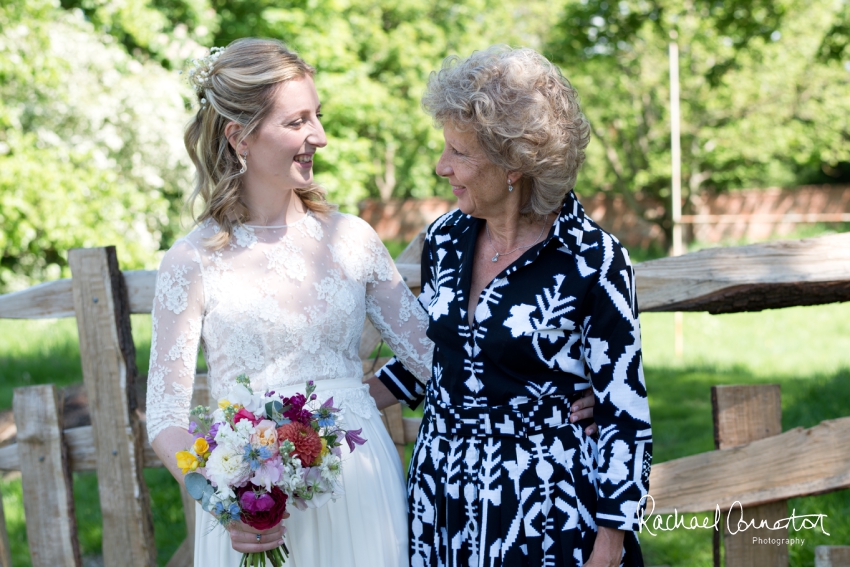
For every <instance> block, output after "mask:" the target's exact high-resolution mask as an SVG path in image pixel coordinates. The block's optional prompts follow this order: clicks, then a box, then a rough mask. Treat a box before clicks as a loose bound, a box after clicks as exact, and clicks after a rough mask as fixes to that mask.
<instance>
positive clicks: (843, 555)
mask: <svg viewBox="0 0 850 567" xmlns="http://www.w3.org/2000/svg"><path fill="white" fill-rule="evenodd" d="M848 565H850V545H819V546H817V547H815V567H848Z"/></svg>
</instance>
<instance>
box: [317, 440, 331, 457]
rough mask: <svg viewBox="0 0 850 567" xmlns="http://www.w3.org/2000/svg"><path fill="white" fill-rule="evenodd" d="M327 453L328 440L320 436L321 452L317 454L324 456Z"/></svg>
mask: <svg viewBox="0 0 850 567" xmlns="http://www.w3.org/2000/svg"><path fill="white" fill-rule="evenodd" d="M328 453H330V451H329V450H328V440H327V439H325V438H324V437H322V452H321V453H319V456H321V457H324V456H325V455H327V454H328Z"/></svg>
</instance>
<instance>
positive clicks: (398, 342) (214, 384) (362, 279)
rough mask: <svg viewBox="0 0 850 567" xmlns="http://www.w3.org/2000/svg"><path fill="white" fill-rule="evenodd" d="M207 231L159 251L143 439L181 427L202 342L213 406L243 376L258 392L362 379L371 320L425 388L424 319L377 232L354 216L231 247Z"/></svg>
mask: <svg viewBox="0 0 850 567" xmlns="http://www.w3.org/2000/svg"><path fill="white" fill-rule="evenodd" d="M218 230H219V228H218V225H217V224H215V223H213V222H206V223H204V224H202V225H200V226H199V227H198V228H196V229H195V230H194V231H193V232H192V233H190V234H189V235H188V236H186V237H185V238H183V239H181V240H179V241H178V242H177V243H175V244H174V246H173V247H172V248H171V249H170V250H169V251H168V252H167V253H166V255H165V257H164V258H163V261H162V265H161V266H160V269H159V274H158V277H157V284H156V296H155V299H154V306H153V312H152V328H153V333H152V337H151V360H150V370H149V377H148V394H147V427H148V436H149V439H151V440H153V439H154V438H155V437H156V435H157V434H159V433H160V432H161V431H162V430H163V429H165V428H166V427H168V426H172V425H176V426H180V427H186V426H188V415H189V410H190V407H189V406H190V403H191V398H192V383H193V380H194V376H195V367H196V360H197V352H198V344H199V341H200V343H201V346H202V348H203V349H204V355H205V357H206V360H207V366H208V368H209V375H208V381H209V386H210V399H211V400H217V399H219V398H220V397H222V396H224V395H225V394H226V393H227V391H228V390H229V388H230V386H231V385H232V383H233V380H234V379H235V378H236V376H238V375H239V374H243V373H244V374H247V375H248V376H249V377H250V378H251V383H252V386H253V387H254V388H255V389H257V390H261V389H273V388H274V387H275V386H288V385H294V384H303V383H304V382H306V381H307V380H309V379H313V380H330V379H335V378H352V377H360V376H362V365H361V362H360V358H359V356H358V348H359V345H360V334H361V331H362V329H363V324H364V322H365V318H366V316H367V315H368V317H369V318H370V320H371V321H372V323H373V324H374V325H375V327H376V328H377V329H378V331H380V333H381V335H382V337H383V338H384V340H385V341H386V342H387V343H388V344H389V345H390V348H392V349H393V351H394V352H395V353H396V355H397V356H399V357H400V358H401V359H402V361H403V362H404V364H405V366H406V367H407V368H408V369H409V370H410V371H411V372H413V373H414V374H415V375H416V376H418V377H419V378H420V379H421V380H422V381H423V382H427V380H428V378H429V376H430V374H431V354H432V349H433V345H432V344H431V342H430V341H429V340H428V339H427V338H426V336H425V331H426V329H427V326H428V317H427V314H426V313H425V311H424V309H423V308H422V307H421V306H420V304H419V302H418V301H416V299H415V298H414V296H413V294H412V293H411V292H410V290H409V289H408V288H407V286H405V284H404V282H403V281H402V279H401V276H400V275H399V273H398V271H397V270H396V269H395V265H394V264H393V261H392V259H391V258H390V256H389V254H388V252H387V250H386V248H384V246H383V244H382V243H381V241H380V239H379V238H378V236H377V235H376V234H375V232H374V231H373V230H372V228H371V227H370V226H369V225H368V224H367V223H366V222H364V221H363V220H361V219H359V218H357V217H353V216H350V215H345V214H340V213H332V214H329V215H321V216H319V215H314V214H313V213H308V214H307V215H306V216H305V217H303V218H302V219H301V220H299V221H297V222H295V223H293V224H290V225H288V226H264V227H260V226H248V225H246V226H243V227H238V228H237V229H236V230H235V231H234V233H233V235H232V238H231V241H230V243H229V245H226V246H225V247H224V248H222V249H220V250H217V251H214V250H211V249H210V248H208V247H206V246H205V245H204V241H205V240H206V239H208V238H209V237H210V236H212V235H214V234H215V233H216V232H217V231H218Z"/></svg>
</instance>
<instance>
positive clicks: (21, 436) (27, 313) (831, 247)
mask: <svg viewBox="0 0 850 567" xmlns="http://www.w3.org/2000/svg"><path fill="white" fill-rule="evenodd" d="M423 240H424V238H423V235H422V234H420V235H419V236H418V237H417V238H416V239H414V241H413V242H411V244H410V245H409V246H408V247H407V248H406V249H405V250H404V252H402V254H401V255H400V256H399V258H398V259H397V261H396V263H397V266H398V268H399V271H400V272H401V273H402V275H403V276H404V277H405V280H406V281H407V283H408V286H409V287H411V288H412V289H413V290H414V292H416V291H417V288H418V287H419V286H420V281H419V278H420V267H419V258H420V254H421V250H422V244H423ZM69 263H70V264H71V268H72V274H73V278H72V279H71V280H60V281H55V282H49V283H46V284H41V285H38V286H34V287H32V288H30V289H27V290H24V291H20V292H16V293H11V294H7V295H4V296H0V318H12V319H22V318H26V319H30V318H56V317H71V316H75V317H76V318H77V324H78V330H79V335H80V350H81V359H82V365H83V376H84V381H85V386H86V390H87V392H88V395H89V409H90V414H91V419H92V425H91V426H85V427H76V428H72V429H66V430H64V431H62V430H61V423H62V421H61V404H58V403H57V402H56V392H55V389H53V387H52V386H49V387H44V386H36V387H32V388H21V389H18V390H16V392H15V410H16V411H15V413H16V424H17V427H18V439H17V444H15V445H10V446H6V447H3V448H0V470H7V471H8V470H20V471H21V472H22V474H23V477H24V479H25V480H24V492H25V496H24V503H25V511H26V514H27V527H28V530H29V529H30V526H33V527H32V528H31V529H32V530H33V533H29V532H28V538H29V542H30V551H31V555H32V558H33V565H34V567H41V566H45V567H46V566H48V565H49V566H55V565H66V564H67V565H79V564H80V560H79V545H78V543H77V534H76V530H75V527H74V524H73V518H74V515H73V499H72V498H71V496H70V495H71V492H69V490H70V488H69V487H70V484H69V480H68V478H69V476H68V475H69V474H70V472H71V471H83V470H96V471H97V473H98V485H99V491H100V499H101V509H102V512H103V520H104V538H103V539H104V544H103V545H104V548H103V552H104V564H105V565H106V566H107V567H113V566H114V567H117V566H119V565H120V566H124V565H139V566H141V565H151V564H154V563H155V557H156V550H155V549H154V547H153V541H154V540H153V537H152V533H153V532H152V530H153V528H152V521H151V510H150V500H149V497H148V494H147V487H146V486H145V483H144V479H143V477H142V469H143V468H146V467H160V466H162V463H161V462H160V461H159V459H158V458H157V457H156V455H155V454H154V453H153V450H152V449H151V448H150V444H149V443H148V440H147V437H146V433H145V428H144V423H143V421H142V420H141V419H140V417H139V412H138V411H137V410H138V409H141V405H142V404H141V400H136V399H135V392H136V388H135V387H134V381H135V380H136V366H135V350H134V346H133V343H132V339H131V335H130V313H150V311H151V308H152V305H153V298H154V287H155V280H156V272H155V271H129V272H123V273H122V272H120V271H119V269H118V261H117V257H116V254H115V249H114V248H113V247H108V248H99V249H86V250H74V251H72V252H71V253H70V255H69ZM636 273H637V286H638V296H639V298H640V306H641V309H642V310H643V311H675V310H691V311H706V310H707V311H710V312H732V311H753V310H759V309H767V308H775V307H785V306H791V305H813V304H818V303H830V302H835V301H850V234H841V235H834V236H826V237H821V238H813V239H804V240H800V241H793V242H775V243H766V244H757V245H751V246H743V247H737V248H725V249H712V250H704V251H701V252H697V253H693V254H687V255H684V256H680V257H677V258H665V259H661V260H655V261H651V262H645V263H642V264H638V265H637V266H636ZM379 342H380V336H379V334H378V332H377V331H376V330H375V329H374V327H372V325H371V324H370V323H368V322H367V323H366V325H365V327H364V329H363V333H362V337H361V344H360V350H359V352H360V356H361V358H362V359H364V361H363V371H364V378H365V377H369V376H370V375H371V374H372V372H373V370H374V369H376V368H379V367H380V365H381V364H383V362H385V360H383V359H378V360H370V359H369V358H368V357H369V356H370V355H371V353H372V352H373V351H375V348H376V347H377V346H378V344H379ZM207 392H208V389H207V386H206V376H205V375H203V374H199V375H198V376H197V378H196V381H195V394H194V399H193V403H194V404H197V403H205V402H206V401H207V400H206V394H207ZM50 400H52V403H51V402H50ZM33 404H38V405H39V407H40V408H41V409H40V411H41V413H39V414H34V413H32V412H31V411H30V410H26V411H24V410H21V411H18V408H19V407H25V406H26V407H30V406H32V405H33ZM51 408H53V409H51ZM45 412H47V413H45ZM50 412H53V413H50ZM34 415H37V417H36V418H34V417H33V416H34ZM717 419H720V418H719V417H717V416H716V422H717ZM384 421H385V423H386V424H387V428H388V430H389V431H390V435H391V437H392V439H393V441H394V442H395V443H396V445H397V447H398V449H399V454H400V456H402V457H403V455H404V445H405V444H406V443H409V442H411V441H413V440H414V439H415V437H416V433H417V431H418V427H419V423H420V421H419V420H418V419H414V418H404V419H403V418H402V413H401V407H400V406H399V405H395V406H393V407H391V408H388V409H387V410H386V411H385V412H384ZM44 424H53V425H51V426H50V427H45V428H44V429H42V430H40V431H36V430H37V429H38V427H34V426H38V425H44ZM720 427H721V429H722V426H720ZM742 443H743V444H742ZM732 445H735V446H731V445H730V448H726V447H724V446H720V445H719V446H718V449H719V450H716V451H712V452H709V453H703V454H700V455H693V456H690V457H685V458H682V459H676V460H674V461H669V462H666V463H660V464H656V465H655V466H653V469H652V476H651V478H650V483H651V487H652V496H653V498H654V505H655V512H654V513H655V514H660V513H670V512H672V511H673V510H676V511H678V512H680V513H682V512H697V511H705V510H714V509H715V506H718V505H719V506H720V507H721V508H726V509H728V507H729V506H731V505H732V503H733V502H735V501H738V502H740V503H741V504H742V505H743V506H746V507H752V506H760V505H765V504H769V503H771V502H777V501H781V500H784V499H787V498H792V497H797V496H805V495H809V494H817V493H823V492H828V491H831V490H838V489H842V488H847V487H850V471H848V469H847V465H846V463H848V462H850V417H848V418H842V419H838V420H832V421H825V422H822V423H821V424H819V425H817V426H816V427H813V428H810V429H805V430H804V429H800V428H797V429H794V430H791V431H787V432H785V433H781V434H778V435H772V436H770V437H766V438H764V439H758V440H752V442H746V441H742V442H741V443H733V444H732ZM48 448H51V450H48ZM780 455H781V457H780ZM42 456H43V457H44V458H43V459H40V457H42ZM780 462H781V466H779V464H780ZM45 494H49V495H50V496H49V501H48V502H42V501H41V500H39V496H38V495H45ZM183 496H184V508H185V512H186V523H187V529H188V530H189V531H188V534H189V537H187V540H186V541H185V542H184V543H183V544H182V545H181V547H180V549H179V550H178V551H177V552H176V553H175V555H174V556H173V557H172V559H171V561H170V562H169V567H179V566H186V565H191V563H192V555H193V553H192V541H193V526H194V505H193V502H192V501H191V499H190V498H188V496H187V495H185V494H184V495H183ZM41 498H44V496H42V497H41ZM748 509H751V508H748ZM45 523H50V525H47V524H45ZM42 524H44V525H42ZM36 526H38V527H36ZM45 534H49V535H45ZM824 553H826V555H824V556H825V557H826V556H830V555H829V553H828V552H824ZM836 553H838V552H836ZM733 555H734V551H733ZM60 556H61V558H60ZM786 558H787V553H786ZM729 560H730V555H729V549H728V548H727V562H728V561H729ZM785 563H786V564H787V559H786V560H785ZM757 564H758V565H761V564H764V565H768V564H770V565H771V567H774V565H775V564H773V563H754V564H753V565H757ZM0 565H2V567H7V566H8V565H9V554H8V537H7V534H6V529H5V523H4V521H3V510H2V507H1V506H0ZM729 565H730V567H731V565H733V563H729Z"/></svg>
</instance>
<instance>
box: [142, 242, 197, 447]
mask: <svg viewBox="0 0 850 567" xmlns="http://www.w3.org/2000/svg"><path fill="white" fill-rule="evenodd" d="M203 313H204V292H203V276H202V266H201V259H200V256H199V254H198V252H197V250H196V249H195V248H194V247H193V246H192V245H191V244H190V243H189V242H188V241H186V240H185V239H184V240H180V241H178V242H177V243H176V244H175V245H174V246H173V247H172V248H171V250H169V251H168V252H167V253H166V254H165V257H164V258H163V260H162V264H161V266H160V268H159V273H158V275H157V280H156V294H155V297H154V304H153V311H152V312H151V327H152V332H151V358H150V370H149V372H148V391H147V410H146V417H147V429H148V439H150V440H151V442H152V441H153V440H154V439H155V438H156V436H157V435H159V433H161V432H162V431H163V430H164V429H166V428H167V427H170V426H178V427H182V428H186V427H188V425H189V411H190V407H189V406H190V404H191V401H192V386H193V383H194V379H195V368H196V363H197V358H198V344H199V341H200V337H201V325H202V321H203Z"/></svg>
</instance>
